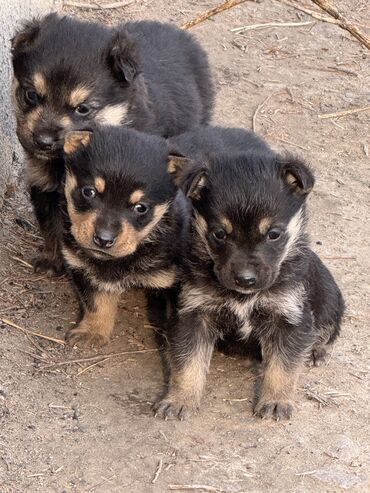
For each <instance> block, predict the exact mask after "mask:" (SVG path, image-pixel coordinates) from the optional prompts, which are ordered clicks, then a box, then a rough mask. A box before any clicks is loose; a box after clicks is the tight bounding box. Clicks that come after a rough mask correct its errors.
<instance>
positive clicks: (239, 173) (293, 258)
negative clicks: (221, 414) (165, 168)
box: [155, 128, 344, 419]
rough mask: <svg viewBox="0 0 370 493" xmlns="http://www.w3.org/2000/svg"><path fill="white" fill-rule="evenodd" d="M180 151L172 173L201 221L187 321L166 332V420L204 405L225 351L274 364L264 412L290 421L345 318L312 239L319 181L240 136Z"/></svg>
mask: <svg viewBox="0 0 370 493" xmlns="http://www.w3.org/2000/svg"><path fill="white" fill-rule="evenodd" d="M194 143H196V145H195V144H194ZM171 144H172V146H173V147H174V149H176V148H178V149H180V152H179V154H182V155H185V156H188V157H189V158H190V159H188V160H187V159H184V160H183V161H181V160H180V161H179V163H178V169H176V170H173V174H174V179H175V181H176V183H177V184H178V185H179V186H180V188H182V190H183V192H184V193H185V194H187V195H189V196H190V198H191V200H192V203H193V210H194V214H193V220H192V227H191V231H190V235H189V238H188V242H187V244H186V246H185V248H184V249H183V255H184V262H185V274H184V276H183V283H182V286H181V291H180V294H179V302H178V315H177V318H176V319H175V320H173V323H172V324H168V325H167V328H168V329H167V338H168V340H169V359H170V362H171V369H172V377H171V385H170V388H169V391H168V394H167V396H165V397H164V399H162V400H161V401H159V402H158V403H157V404H156V405H155V411H156V413H158V414H160V415H162V416H170V415H175V416H178V417H180V418H185V417H186V416H187V415H188V414H189V412H191V411H193V410H194V409H196V408H197V407H198V406H199V400H200V395H201V392H202V388H203V386H204V382H205V375H206V372H207V369H208V366H209V363H210V358H211V355H212V351H213V348H214V346H215V345H216V344H219V345H221V346H223V347H224V349H226V350H227V351H230V350H235V349H236V352H238V353H240V354H245V353H248V352H249V351H251V350H252V351H253V352H254V355H255V356H257V357H261V355H262V356H263V358H262V363H263V369H264V372H263V373H264V376H263V380H262V384H261V388H260V391H259V394H258V395H257V402H256V404H255V412H256V414H258V415H260V416H262V417H268V416H274V417H275V418H277V419H279V418H289V417H290V415H291V411H292V406H291V403H290V397H291V395H292V393H293V388H294V381H295V378H296V374H297V370H298V368H299V366H300V364H301V363H302V362H303V361H304V360H305V359H306V358H309V357H311V358H312V359H313V362H314V363H317V362H318V361H317V359H318V357H319V356H323V355H324V354H325V352H326V351H325V348H326V347H327V346H328V345H330V344H332V343H333V342H334V341H335V339H336V338H337V336H338V334H339V331H340V323H341V319H342V315H343V310H344V303H343V298H342V295H341V293H340V290H339V288H338V287H337V285H336V283H335V281H334V279H333V277H332V275H331V274H330V272H329V271H328V269H327V268H326V267H325V266H324V264H323V263H322V262H321V260H320V259H319V258H318V257H317V255H315V254H314V253H313V252H312V251H311V250H310V247H309V242H308V238H307V234H306V231H305V224H306V207H305V201H306V197H307V195H308V193H309V192H310V190H311V189H312V186H313V184H314V178H313V175H312V172H311V171H310V170H309V168H308V167H307V166H306V165H305V164H303V163H302V162H300V161H299V160H297V159H296V158H294V157H292V156H281V155H278V154H277V153H275V152H273V151H272V150H271V149H270V148H269V147H268V146H267V145H266V144H265V143H264V142H261V140H260V139H258V138H257V137H256V136H255V135H254V134H252V133H250V132H248V133H247V132H245V131H241V130H232V129H225V130H224V129H214V130H212V129H211V128H208V129H206V130H204V131H201V130H198V131H197V132H194V135H193V136H192V133H188V134H186V135H185V136H184V137H183V138H182V137H181V136H180V137H177V138H175V139H173V140H172V142H171ZM243 147H244V149H243ZM233 149H234V151H236V152H233ZM213 151H214V152H213ZM189 176H190V177H191V179H190V180H189ZM199 176H201V179H200V178H199ZM194 183H195V186H194ZM220 230H222V231H223V232H224V233H220ZM224 234H225V236H223V235H224ZM214 235H217V236H214Z"/></svg>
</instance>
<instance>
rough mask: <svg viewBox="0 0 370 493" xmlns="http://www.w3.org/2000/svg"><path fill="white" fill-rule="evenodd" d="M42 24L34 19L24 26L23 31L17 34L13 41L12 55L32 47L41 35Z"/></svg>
mask: <svg viewBox="0 0 370 493" xmlns="http://www.w3.org/2000/svg"><path fill="white" fill-rule="evenodd" d="M40 27H41V22H40V20H38V19H32V20H31V21H28V22H26V23H24V24H23V26H22V29H20V30H19V31H17V32H16V33H15V36H14V37H13V38H12V40H11V46H12V48H11V50H12V54H14V53H15V52H16V51H20V50H22V49H25V48H27V47H29V46H30V45H32V43H34V41H35V39H36V38H37V36H38V35H39V32H40Z"/></svg>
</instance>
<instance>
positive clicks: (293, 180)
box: [282, 157, 315, 196]
mask: <svg viewBox="0 0 370 493" xmlns="http://www.w3.org/2000/svg"><path fill="white" fill-rule="evenodd" d="M282 164H283V167H282V178H283V180H284V181H285V183H286V184H287V185H288V186H289V188H290V189H291V190H292V192H293V193H294V194H295V195H301V196H302V195H308V194H309V193H310V192H311V190H312V188H313V186H314V184H315V177H314V175H313V173H312V171H311V170H310V168H309V167H308V166H307V165H306V164H305V163H303V162H302V161H300V160H299V159H296V158H294V157H288V159H284V160H282Z"/></svg>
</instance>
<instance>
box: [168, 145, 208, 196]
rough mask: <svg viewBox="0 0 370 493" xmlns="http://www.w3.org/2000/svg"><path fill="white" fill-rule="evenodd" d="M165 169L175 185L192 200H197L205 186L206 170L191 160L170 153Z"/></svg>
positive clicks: (174, 152)
mask: <svg viewBox="0 0 370 493" xmlns="http://www.w3.org/2000/svg"><path fill="white" fill-rule="evenodd" d="M167 169H168V172H169V173H170V175H171V176H172V180H173V182H174V183H175V185H176V186H177V187H178V188H180V190H182V191H183V193H184V194H185V195H186V196H187V197H190V198H192V199H199V197H200V192H201V190H202V188H203V187H204V186H205V185H206V169H205V168H204V167H203V166H200V165H199V164H198V163H195V162H194V161H192V160H191V159H189V158H187V157H185V156H183V155H181V154H179V153H178V152H176V151H171V152H170V154H169V155H168V161H167Z"/></svg>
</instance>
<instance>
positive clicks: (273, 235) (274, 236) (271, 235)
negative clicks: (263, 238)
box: [267, 229, 281, 241]
mask: <svg viewBox="0 0 370 493" xmlns="http://www.w3.org/2000/svg"><path fill="white" fill-rule="evenodd" d="M280 236H281V231H280V230H279V229H270V231H269V232H268V233H267V237H268V239H269V240H272V241H274V240H278V239H279V238H280Z"/></svg>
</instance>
